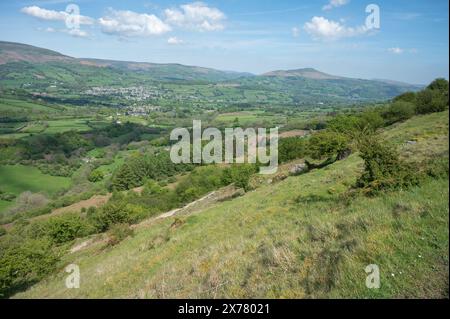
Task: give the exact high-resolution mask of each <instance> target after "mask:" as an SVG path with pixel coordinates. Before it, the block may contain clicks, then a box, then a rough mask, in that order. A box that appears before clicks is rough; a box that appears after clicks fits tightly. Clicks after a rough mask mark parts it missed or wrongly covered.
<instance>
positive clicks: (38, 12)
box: [20, 6, 94, 25]
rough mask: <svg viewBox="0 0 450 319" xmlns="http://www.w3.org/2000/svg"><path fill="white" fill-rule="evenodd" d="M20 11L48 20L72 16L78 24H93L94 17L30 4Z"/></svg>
mask: <svg viewBox="0 0 450 319" xmlns="http://www.w3.org/2000/svg"><path fill="white" fill-rule="evenodd" d="M20 11H21V12H22V13H25V14H28V15H30V16H32V17H35V18H38V19H42V20H49V21H66V19H67V18H69V17H70V18H71V19H72V21H73V18H74V17H76V18H77V19H78V21H79V23H80V24H87V25H91V24H94V19H92V18H90V17H86V16H83V15H75V16H74V15H70V14H69V13H67V12H65V11H54V10H47V9H42V8H39V7H38V6H31V7H24V8H22V9H21V10H20Z"/></svg>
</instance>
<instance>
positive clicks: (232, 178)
mask: <svg viewBox="0 0 450 319" xmlns="http://www.w3.org/2000/svg"><path fill="white" fill-rule="evenodd" d="M256 169H257V167H256V165H251V164H242V165H233V166H231V167H229V168H226V169H225V170H224V172H223V173H222V178H221V179H222V184H223V185H229V184H233V183H234V185H235V186H236V187H239V188H243V189H244V190H245V191H248V190H250V177H251V176H252V175H253V174H254V173H256Z"/></svg>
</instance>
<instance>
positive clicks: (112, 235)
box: [108, 223, 134, 246]
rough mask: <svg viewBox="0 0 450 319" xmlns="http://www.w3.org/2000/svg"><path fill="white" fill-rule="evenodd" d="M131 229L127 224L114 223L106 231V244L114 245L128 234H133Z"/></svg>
mask: <svg viewBox="0 0 450 319" xmlns="http://www.w3.org/2000/svg"><path fill="white" fill-rule="evenodd" d="M133 233H134V232H133V229H131V227H130V225H128V224H124V223H121V224H116V225H114V226H112V227H111V228H110V230H109V231H108V236H109V239H108V245H110V246H114V245H117V244H118V243H120V242H121V241H122V240H124V239H125V238H127V237H129V236H133Z"/></svg>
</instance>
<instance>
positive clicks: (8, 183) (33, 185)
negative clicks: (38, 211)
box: [0, 165, 70, 195]
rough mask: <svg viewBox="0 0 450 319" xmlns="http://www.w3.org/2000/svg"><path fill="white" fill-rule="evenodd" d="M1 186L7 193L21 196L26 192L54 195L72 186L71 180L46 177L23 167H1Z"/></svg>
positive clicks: (33, 168)
mask: <svg viewBox="0 0 450 319" xmlns="http://www.w3.org/2000/svg"><path fill="white" fill-rule="evenodd" d="M0 185H1V188H2V190H4V191H5V192H9V193H13V194H16V195H19V194H20V193H22V192H25V191H31V192H44V193H47V194H48V195H54V194H55V193H56V192H58V191H60V190H62V189H64V188H67V187H69V186H70V179H69V178H66V177H56V176H50V175H45V174H43V173H41V171H40V170H39V169H37V168H35V167H31V166H23V165H14V166H13V165H1V166H0Z"/></svg>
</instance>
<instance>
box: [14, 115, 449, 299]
mask: <svg viewBox="0 0 450 319" xmlns="http://www.w3.org/2000/svg"><path fill="white" fill-rule="evenodd" d="M441 116H442V114H441ZM411 121H420V122H422V121H423V122H424V123H423V127H424V128H425V127H426V128H428V127H433V129H432V130H430V131H426V130H425V131H423V133H420V132H418V133H419V135H417V136H418V137H422V136H425V137H424V138H423V139H424V141H427V140H430V139H431V140H433V139H434V136H437V137H438V138H444V137H446V138H447V139H448V130H447V131H446V130H445V121H444V122H443V123H444V124H442V125H444V128H443V129H442V128H441V127H439V126H440V125H435V124H436V123H439V121H441V117H440V116H438V115H436V114H432V115H429V116H425V117H419V118H414V119H412V120H411ZM447 123H448V122H447ZM414 125H415V124H414V122H413V124H412V123H411V122H405V123H403V124H400V125H398V126H397V127H396V128H393V129H392V130H389V131H387V132H385V133H384V134H386V135H389V134H390V136H389V137H390V138H392V139H395V138H398V141H397V143H398V145H399V147H401V145H403V143H404V139H409V134H410V133H411V132H412V130H414ZM416 145H419V146H420V145H421V144H419V143H417V144H414V146H416ZM433 147H435V151H436V152H429V154H428V155H429V156H431V157H434V156H436V154H444V153H446V152H447V153H448V145H440V144H439V145H434V146H433ZM422 155H423V156H424V157H423V158H419V159H418V160H419V161H420V160H422V159H425V155H426V154H425V153H423V154H422ZM422 155H421V156H422ZM362 169H363V161H362V160H361V159H360V158H359V157H358V156H357V154H353V155H352V156H350V157H349V158H347V159H346V160H343V161H338V162H336V163H334V164H332V165H330V166H328V167H326V168H325V169H320V170H313V171H311V172H309V173H307V174H304V175H300V176H295V177H294V176H291V177H288V178H287V179H285V180H283V181H281V182H279V183H276V184H272V185H267V184H266V185H262V186H261V187H259V188H258V189H256V190H254V191H251V192H248V193H246V194H245V195H244V196H241V197H238V198H235V199H233V200H229V201H225V202H220V203H216V204H213V205H212V206H211V207H209V208H207V209H205V210H203V211H202V212H201V213H198V214H196V213H194V214H192V215H189V216H183V217H173V218H167V219H161V220H159V221H157V222H155V223H151V224H143V225H141V226H138V227H136V228H135V230H134V235H133V237H128V238H126V239H124V240H123V241H122V242H120V243H118V244H117V245H116V246H114V247H111V246H110V245H108V244H107V242H106V241H105V239H102V236H103V235H101V236H99V238H97V239H96V241H94V244H92V245H90V246H88V247H87V248H85V249H84V250H80V251H77V252H75V253H73V254H66V255H65V256H64V257H63V260H62V261H61V263H60V269H61V270H60V271H58V272H57V273H55V274H54V275H53V276H51V277H49V278H47V279H45V280H44V281H42V282H40V283H38V284H36V285H35V286H33V287H32V288H31V289H29V290H27V291H25V292H23V293H19V294H17V295H16V296H15V297H16V298H54V297H58V298H108V297H109V298H111V297H112V298H117V297H124V298H220V297H224V298H344V297H345V298H403V297H407V298H448V285H449V282H448V260H449V257H448V252H449V219H448V216H449V209H448V178H434V179H433V178H427V179H426V180H424V181H423V182H422V183H421V184H420V185H419V186H415V187H411V188H409V189H400V190H396V191H392V192H385V193H380V194H378V195H377V196H374V197H366V196H363V195H361V194H360V195H353V196H349V195H348V192H347V191H348V189H349V188H350V187H351V186H352V185H354V183H355V181H356V179H357V178H358V176H359V175H360V174H361V171H362ZM69 263H76V264H78V265H79V266H80V270H81V287H80V288H79V289H66V288H65V286H64V282H65V276H66V275H67V274H66V273H65V272H64V270H63V267H64V266H65V265H67V264H69ZM369 264H376V265H378V266H379V269H380V275H381V287H380V289H368V288H367V287H366V285H365V281H366V276H367V273H366V272H365V267H366V266H367V265H369Z"/></svg>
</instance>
